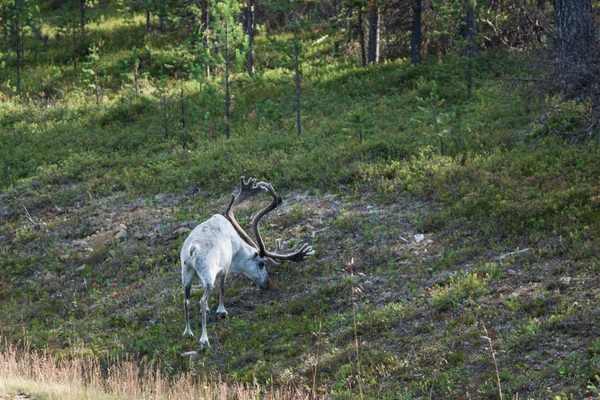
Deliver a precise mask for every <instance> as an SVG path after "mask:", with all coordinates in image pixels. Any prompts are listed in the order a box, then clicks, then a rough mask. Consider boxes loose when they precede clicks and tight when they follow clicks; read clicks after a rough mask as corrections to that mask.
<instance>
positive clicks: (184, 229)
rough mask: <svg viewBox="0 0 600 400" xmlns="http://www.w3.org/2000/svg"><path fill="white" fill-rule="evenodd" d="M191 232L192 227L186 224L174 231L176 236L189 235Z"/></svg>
mask: <svg viewBox="0 0 600 400" xmlns="http://www.w3.org/2000/svg"><path fill="white" fill-rule="evenodd" d="M189 232H190V228H188V227H186V226H182V227H181V228H177V229H175V230H174V231H173V235H174V236H183V235H187V234H188V233H189Z"/></svg>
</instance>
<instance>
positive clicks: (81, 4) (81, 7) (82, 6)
mask: <svg viewBox="0 0 600 400" xmlns="http://www.w3.org/2000/svg"><path fill="white" fill-rule="evenodd" d="M79 13H80V15H81V17H80V21H79V24H80V30H81V40H82V41H83V39H84V38H85V0H79Z"/></svg>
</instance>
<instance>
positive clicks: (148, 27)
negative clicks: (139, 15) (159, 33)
mask: <svg viewBox="0 0 600 400" xmlns="http://www.w3.org/2000/svg"><path fill="white" fill-rule="evenodd" d="M150 18H151V11H150V4H148V2H146V34H148V33H150Z"/></svg>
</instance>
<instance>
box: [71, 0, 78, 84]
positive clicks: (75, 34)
mask: <svg viewBox="0 0 600 400" xmlns="http://www.w3.org/2000/svg"><path fill="white" fill-rule="evenodd" d="M75 14H76V10H75V8H73V20H72V22H73V24H72V25H73V26H72V28H73V74H74V76H75V80H77V23H76V22H75Z"/></svg>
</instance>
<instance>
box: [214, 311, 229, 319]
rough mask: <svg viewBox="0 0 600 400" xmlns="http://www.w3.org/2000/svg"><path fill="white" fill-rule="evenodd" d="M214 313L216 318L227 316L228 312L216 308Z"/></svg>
mask: <svg viewBox="0 0 600 400" xmlns="http://www.w3.org/2000/svg"><path fill="white" fill-rule="evenodd" d="M215 315H216V316H217V318H227V315H228V313H227V311H225V310H217V312H216V313H215Z"/></svg>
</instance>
